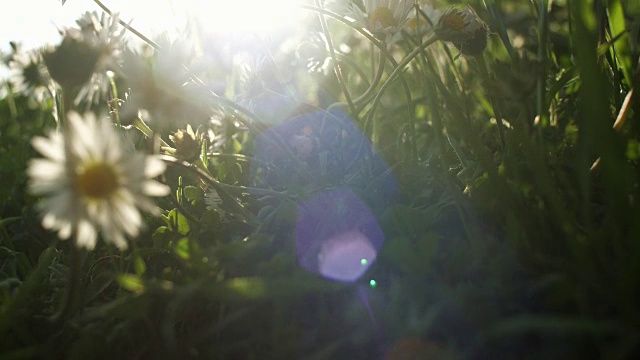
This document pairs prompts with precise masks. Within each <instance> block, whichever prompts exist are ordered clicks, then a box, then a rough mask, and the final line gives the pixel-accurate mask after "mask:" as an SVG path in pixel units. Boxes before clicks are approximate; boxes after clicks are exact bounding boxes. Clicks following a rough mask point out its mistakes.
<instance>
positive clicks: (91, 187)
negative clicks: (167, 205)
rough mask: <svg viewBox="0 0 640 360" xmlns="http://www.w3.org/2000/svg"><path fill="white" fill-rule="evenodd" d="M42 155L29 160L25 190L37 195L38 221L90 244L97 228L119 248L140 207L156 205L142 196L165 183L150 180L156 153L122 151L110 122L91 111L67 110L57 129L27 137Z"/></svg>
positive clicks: (136, 228) (134, 229)
mask: <svg viewBox="0 0 640 360" xmlns="http://www.w3.org/2000/svg"><path fill="white" fill-rule="evenodd" d="M32 144H33V147H34V148H35V149H36V150H37V151H38V152H40V153H41V154H42V155H43V157H44V158H40V159H34V160H32V161H31V162H30V165H29V168H28V170H27V174H28V175H29V178H30V179H29V190H30V192H31V193H32V194H34V195H41V196H43V198H42V202H41V206H40V209H41V211H42V213H43V217H42V226H43V227H44V228H47V229H50V230H52V231H57V232H58V236H59V237H60V238H62V239H66V238H70V237H73V239H74V241H75V245H76V246H78V247H83V248H86V249H89V250H91V249H93V248H94V247H95V245H96V241H97V238H98V232H99V231H100V232H101V233H102V234H103V238H104V239H105V241H107V242H109V243H112V244H114V245H115V246H116V247H118V248H119V249H121V250H124V249H126V248H127V238H135V237H136V236H138V234H139V233H140V229H141V228H142V227H143V225H144V224H143V218H142V214H141V212H140V210H143V211H147V212H150V213H153V214H157V213H158V208H157V207H156V206H155V205H154V204H153V202H152V201H151V200H150V199H149V198H148V196H164V195H166V194H168V193H169V188H168V187H167V186H166V185H164V184H161V183H159V182H158V181H156V180H153V178H154V177H157V176H158V175H161V174H162V172H163V171H164V170H165V164H164V163H163V162H162V161H160V160H159V159H157V158H154V157H145V156H144V155H143V154H138V153H133V154H126V155H125V154H124V153H123V150H122V149H123V148H126V147H127V146H128V145H127V144H123V140H122V138H121V137H120V136H119V134H118V133H117V132H116V129H115V127H114V126H113V124H111V122H109V121H106V120H103V119H97V118H96V117H95V115H93V114H92V113H87V114H84V115H80V114H77V113H74V112H70V113H69V114H68V117H67V123H66V124H65V128H64V131H63V133H62V134H60V133H53V134H50V135H49V137H37V138H34V139H33V140H32Z"/></svg>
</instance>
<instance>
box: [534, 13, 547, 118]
mask: <svg viewBox="0 0 640 360" xmlns="http://www.w3.org/2000/svg"><path fill="white" fill-rule="evenodd" d="M548 7H549V0H540V11H539V14H538V16H539V18H538V28H539V38H538V61H539V62H540V68H539V71H538V82H537V84H536V111H537V113H538V116H539V122H538V124H539V127H538V128H539V129H541V128H544V127H546V126H547V125H548V124H549V114H548V112H547V110H548V109H545V107H546V103H547V101H546V90H547V48H548V45H547V42H548V38H549V18H548V11H547V8H548Z"/></svg>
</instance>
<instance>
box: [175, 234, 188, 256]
mask: <svg viewBox="0 0 640 360" xmlns="http://www.w3.org/2000/svg"><path fill="white" fill-rule="evenodd" d="M190 250H191V249H190V246H189V238H186V237H185V238H182V239H180V240H178V242H177V243H176V254H177V255H178V256H179V257H180V258H182V259H183V260H189V258H191V254H190Z"/></svg>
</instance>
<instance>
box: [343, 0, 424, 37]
mask: <svg viewBox="0 0 640 360" xmlns="http://www.w3.org/2000/svg"><path fill="white" fill-rule="evenodd" d="M413 4H414V2H413V1H410V0H365V1H364V12H362V10H360V8H359V7H357V6H355V5H354V6H352V7H351V15H352V16H353V17H354V19H355V20H356V22H357V23H359V24H360V25H361V26H362V27H364V28H365V29H367V30H369V32H370V33H372V34H373V35H375V36H377V37H381V38H384V37H386V36H388V35H393V34H395V33H397V32H399V31H400V30H402V28H403V26H404V23H405V22H406V21H407V14H409V11H411V8H412V7H413Z"/></svg>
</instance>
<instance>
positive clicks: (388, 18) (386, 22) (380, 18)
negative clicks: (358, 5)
mask: <svg viewBox="0 0 640 360" xmlns="http://www.w3.org/2000/svg"><path fill="white" fill-rule="evenodd" d="M369 23H370V24H371V25H372V26H374V27H375V26H376V25H377V24H379V25H380V26H381V27H382V28H383V29H384V28H388V27H392V26H395V25H396V20H395V19H394V18H393V12H391V10H390V9H389V8H388V7H384V6H383V7H379V8H376V9H375V10H373V12H372V13H371V15H370V16H369Z"/></svg>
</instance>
